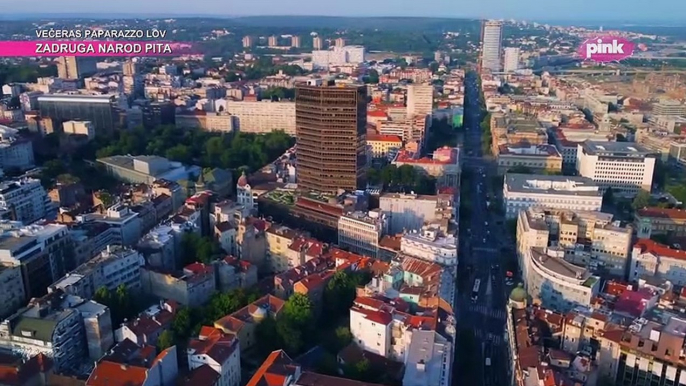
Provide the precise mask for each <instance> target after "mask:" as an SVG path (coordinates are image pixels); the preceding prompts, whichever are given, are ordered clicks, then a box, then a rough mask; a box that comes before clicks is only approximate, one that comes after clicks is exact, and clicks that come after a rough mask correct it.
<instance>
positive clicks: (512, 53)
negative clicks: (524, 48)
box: [503, 47, 519, 72]
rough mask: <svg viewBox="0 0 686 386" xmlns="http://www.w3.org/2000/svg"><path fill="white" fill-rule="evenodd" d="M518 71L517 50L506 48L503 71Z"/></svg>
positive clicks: (516, 48)
mask: <svg viewBox="0 0 686 386" xmlns="http://www.w3.org/2000/svg"><path fill="white" fill-rule="evenodd" d="M517 70H519V48H518V47H506V48H505V58H504V59H503V71H505V72H515V71H517Z"/></svg>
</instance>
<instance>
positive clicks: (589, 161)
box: [577, 141, 656, 196]
mask: <svg viewBox="0 0 686 386" xmlns="http://www.w3.org/2000/svg"><path fill="white" fill-rule="evenodd" d="M655 160H656V155H655V154H653V153H651V152H649V151H647V150H646V149H644V148H643V147H641V146H639V145H637V144H635V143H630V142H594V141H586V142H584V143H583V144H580V145H579V148H578V150H577V172H578V173H579V175H580V176H582V177H588V178H590V179H592V180H593V181H595V182H596V183H597V184H598V185H599V186H600V187H601V188H602V189H603V192H604V191H605V190H606V189H607V188H612V191H613V193H615V194H618V195H626V196H632V195H635V194H636V193H637V192H638V191H640V190H644V191H648V192H650V190H651V188H652V184H653V173H654V170H655Z"/></svg>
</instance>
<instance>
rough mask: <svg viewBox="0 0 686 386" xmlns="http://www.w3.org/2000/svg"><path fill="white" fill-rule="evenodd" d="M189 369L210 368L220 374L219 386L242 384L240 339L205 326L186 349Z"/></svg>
mask: <svg viewBox="0 0 686 386" xmlns="http://www.w3.org/2000/svg"><path fill="white" fill-rule="evenodd" d="M186 355H187V357H188V368H189V369H190V370H191V371H192V370H196V369H198V368H199V367H202V366H209V367H210V368H211V369H212V370H214V371H215V372H216V373H218V374H219V379H218V380H217V382H216V383H215V384H216V385H218V386H239V385H240V384H241V351H240V344H239V342H238V339H237V338H236V336H235V335H233V334H225V333H223V332H222V331H221V330H220V329H218V328H215V327H208V326H203V327H202V328H201V329H200V333H199V334H198V338H193V339H191V340H190V342H188V348H187V349H186Z"/></svg>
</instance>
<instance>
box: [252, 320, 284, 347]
mask: <svg viewBox="0 0 686 386" xmlns="http://www.w3.org/2000/svg"><path fill="white" fill-rule="evenodd" d="M255 340H256V341H257V342H258V345H257V349H258V350H259V353H260V355H262V356H267V355H269V353H271V352H272V351H274V350H276V349H278V348H279V347H281V346H282V345H283V344H282V342H281V336H280V335H279V331H278V328H277V323H276V320H275V319H274V318H272V317H267V318H264V319H263V320H262V321H261V322H260V323H259V324H258V325H257V327H255Z"/></svg>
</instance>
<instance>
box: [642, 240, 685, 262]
mask: <svg viewBox="0 0 686 386" xmlns="http://www.w3.org/2000/svg"><path fill="white" fill-rule="evenodd" d="M634 248H639V249H640V250H641V253H652V254H654V255H657V256H664V257H669V258H672V259H678V260H686V251H682V250H679V249H672V248H670V247H669V246H667V245H664V244H660V243H657V242H655V241H653V240H650V239H640V240H638V242H636V244H634Z"/></svg>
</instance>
